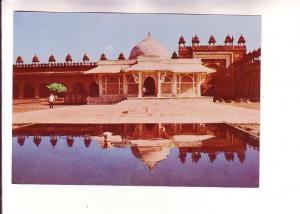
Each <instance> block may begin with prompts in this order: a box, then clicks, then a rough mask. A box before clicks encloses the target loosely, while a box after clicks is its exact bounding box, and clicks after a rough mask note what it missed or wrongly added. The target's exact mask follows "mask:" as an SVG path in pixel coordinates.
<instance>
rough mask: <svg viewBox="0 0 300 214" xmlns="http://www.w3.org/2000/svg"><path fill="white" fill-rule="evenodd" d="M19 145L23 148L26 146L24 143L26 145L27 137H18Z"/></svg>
mask: <svg viewBox="0 0 300 214" xmlns="http://www.w3.org/2000/svg"><path fill="white" fill-rule="evenodd" d="M17 142H18V144H19V145H20V146H23V145H24V143H25V136H24V135H19V136H18V141H17Z"/></svg>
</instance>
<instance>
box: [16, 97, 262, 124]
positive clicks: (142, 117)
mask: <svg viewBox="0 0 300 214" xmlns="http://www.w3.org/2000/svg"><path fill="white" fill-rule="evenodd" d="M160 122H161V123H221V122H228V123H259V110H256V109H248V108H242V107H236V106H230V105H223V104H220V103H213V102H212V101H210V100H205V99H203V100H199V99H166V100H155V99H153V100H126V101H123V102H120V103H118V104H115V105H81V106H64V107H60V108H55V107H54V109H45V110H37V111H30V112H22V113H14V114H13V123H14V124H22V123H82V124H86V123H160Z"/></svg>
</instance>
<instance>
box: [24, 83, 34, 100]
mask: <svg viewBox="0 0 300 214" xmlns="http://www.w3.org/2000/svg"><path fill="white" fill-rule="evenodd" d="M24 97H25V98H34V87H33V86H32V85H31V84H30V83H27V84H26V85H25V86H24Z"/></svg>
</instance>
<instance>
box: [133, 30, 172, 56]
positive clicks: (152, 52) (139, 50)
mask: <svg viewBox="0 0 300 214" xmlns="http://www.w3.org/2000/svg"><path fill="white" fill-rule="evenodd" d="M139 56H142V57H159V58H161V59H169V58H170V57H171V54H170V53H169V50H168V49H167V48H166V47H165V46H164V45H163V44H161V43H160V42H159V41H157V40H155V39H153V38H152V36H151V35H150V34H149V35H148V36H147V38H146V39H144V40H142V41H141V42H139V43H138V44H137V45H136V46H134V47H133V48H132V50H131V52H130V57H129V58H130V59H137V58H138V57H139Z"/></svg>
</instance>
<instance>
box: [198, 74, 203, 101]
mask: <svg viewBox="0 0 300 214" xmlns="http://www.w3.org/2000/svg"><path fill="white" fill-rule="evenodd" d="M202 75H203V74H197V97H201V84H202Z"/></svg>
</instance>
